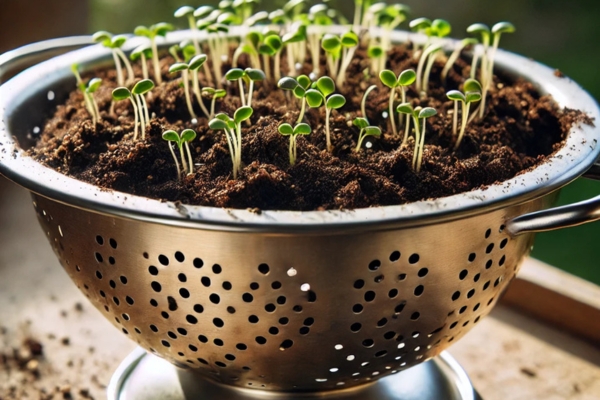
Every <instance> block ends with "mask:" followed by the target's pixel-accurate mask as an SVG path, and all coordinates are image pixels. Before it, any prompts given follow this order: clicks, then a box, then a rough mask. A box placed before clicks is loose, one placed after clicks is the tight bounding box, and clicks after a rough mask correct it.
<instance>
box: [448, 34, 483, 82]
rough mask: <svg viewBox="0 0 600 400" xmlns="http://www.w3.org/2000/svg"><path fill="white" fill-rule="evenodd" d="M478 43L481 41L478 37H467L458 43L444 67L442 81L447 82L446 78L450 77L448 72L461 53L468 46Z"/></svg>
mask: <svg viewBox="0 0 600 400" xmlns="http://www.w3.org/2000/svg"><path fill="white" fill-rule="evenodd" d="M477 43H479V41H478V40H477V39H473V38H466V39H463V40H461V41H460V42H458V43H457V44H456V47H455V48H454V51H453V52H452V54H451V55H450V57H449V58H448V61H447V62H446V65H445V66H444V69H443V70H442V74H441V78H442V82H443V83H444V84H445V83H446V79H447V78H448V73H449V72H450V70H451V69H452V67H453V66H454V64H456V61H457V60H458V58H459V57H460V53H461V52H462V51H463V50H464V49H465V48H467V47H469V46H475V45H476V44H477Z"/></svg>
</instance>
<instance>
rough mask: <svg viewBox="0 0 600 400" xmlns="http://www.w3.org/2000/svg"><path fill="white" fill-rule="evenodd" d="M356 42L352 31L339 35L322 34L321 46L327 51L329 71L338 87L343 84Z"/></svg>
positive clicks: (356, 38) (357, 41) (356, 36)
mask: <svg viewBox="0 0 600 400" xmlns="http://www.w3.org/2000/svg"><path fill="white" fill-rule="evenodd" d="M358 43H359V40H358V35H356V33H354V32H347V33H345V34H343V35H342V36H341V37H339V36H337V35H332V34H326V35H325V36H323V40H322V42H321V47H323V50H325V52H326V53H327V65H328V68H329V73H330V74H331V76H332V77H333V78H334V79H336V83H337V85H338V86H340V87H341V86H343V85H344V81H345V79H346V71H347V70H348V67H349V66H350V63H351V62H352V58H353V57H354V53H355V52H356V49H357V47H358ZM340 63H341V64H340Z"/></svg>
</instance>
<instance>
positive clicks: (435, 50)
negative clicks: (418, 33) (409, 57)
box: [413, 19, 452, 94]
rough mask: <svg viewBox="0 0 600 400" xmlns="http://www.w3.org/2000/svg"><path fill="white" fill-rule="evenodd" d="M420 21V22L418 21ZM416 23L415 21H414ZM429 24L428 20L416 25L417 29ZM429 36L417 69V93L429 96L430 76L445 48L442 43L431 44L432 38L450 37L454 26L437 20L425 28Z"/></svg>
mask: <svg viewBox="0 0 600 400" xmlns="http://www.w3.org/2000/svg"><path fill="white" fill-rule="evenodd" d="M417 21H418V20H417ZM413 22H415V21H413ZM427 24H428V20H427V19H423V21H422V22H421V23H419V24H416V26H417V27H421V28H423V27H426V26H427ZM424 29H425V31H426V33H427V36H428V43H427V44H426V45H425V47H424V48H423V52H422V53H421V56H420V58H419V65H418V68H417V91H418V92H419V93H421V92H422V93H425V94H427V90H428V88H429V75H430V74H431V69H432V67H433V64H434V63H435V60H436V59H437V55H438V54H439V52H440V51H441V50H442V48H443V44H442V43H431V38H432V37H437V38H444V37H446V36H448V35H449V34H450V33H451V32H452V26H451V25H450V23H449V22H448V21H446V20H443V19H436V20H434V21H433V22H431V25H430V26H429V27H426V28H424Z"/></svg>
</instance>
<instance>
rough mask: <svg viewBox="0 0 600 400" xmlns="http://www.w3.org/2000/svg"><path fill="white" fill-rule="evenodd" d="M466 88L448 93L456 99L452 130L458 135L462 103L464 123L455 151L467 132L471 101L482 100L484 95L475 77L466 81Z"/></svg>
mask: <svg viewBox="0 0 600 400" xmlns="http://www.w3.org/2000/svg"><path fill="white" fill-rule="evenodd" d="M464 90H465V93H462V92H460V91H458V90H451V91H449V92H448V93H447V96H448V98H449V99H450V100H452V101H454V116H453V122H452V132H453V134H454V136H456V134H457V131H458V103H459V102H460V103H462V116H461V120H462V124H461V127H460V133H459V135H458V138H457V139H456V144H455V145H454V151H456V150H458V148H459V146H460V143H461V142H462V139H463V136H464V134H465V130H466V128H467V123H468V121H469V112H470V108H471V103H474V102H477V101H480V100H481V97H482V96H481V93H482V88H481V84H480V83H479V82H477V81H476V80H474V79H469V80H467V81H466V82H465V85H464Z"/></svg>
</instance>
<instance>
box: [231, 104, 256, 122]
mask: <svg viewBox="0 0 600 400" xmlns="http://www.w3.org/2000/svg"><path fill="white" fill-rule="evenodd" d="M252 113H254V110H252V108H250V107H241V108H238V109H237V111H236V112H235V114H234V116H233V121H234V122H235V123H236V124H241V123H242V122H244V121H245V120H247V119H249V118H250V117H251V116H252Z"/></svg>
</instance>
